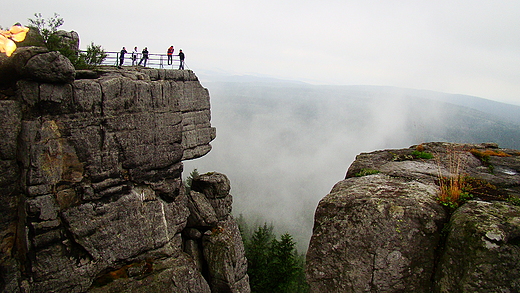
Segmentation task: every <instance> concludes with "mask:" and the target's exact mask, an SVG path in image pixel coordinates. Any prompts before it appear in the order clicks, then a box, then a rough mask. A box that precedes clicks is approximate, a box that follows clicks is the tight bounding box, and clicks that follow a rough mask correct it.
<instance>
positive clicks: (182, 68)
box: [179, 50, 184, 70]
mask: <svg viewBox="0 0 520 293" xmlns="http://www.w3.org/2000/svg"><path fill="white" fill-rule="evenodd" d="M179 60H180V61H181V62H180V63H179V70H184V53H182V50H179Z"/></svg>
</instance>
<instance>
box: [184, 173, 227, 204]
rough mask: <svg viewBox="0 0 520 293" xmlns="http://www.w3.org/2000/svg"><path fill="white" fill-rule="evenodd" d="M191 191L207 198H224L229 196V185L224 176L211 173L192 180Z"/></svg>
mask: <svg viewBox="0 0 520 293" xmlns="http://www.w3.org/2000/svg"><path fill="white" fill-rule="evenodd" d="M191 189H192V190H195V191H198V192H200V193H203V194H205V195H206V196H207V197H208V198H225V197H227V196H228V195H229V191H230V190H231V184H230V182H229V179H228V178H227V176H226V175H224V174H221V173H216V172H212V173H206V174H202V175H199V176H197V177H195V178H193V180H192V183H191Z"/></svg>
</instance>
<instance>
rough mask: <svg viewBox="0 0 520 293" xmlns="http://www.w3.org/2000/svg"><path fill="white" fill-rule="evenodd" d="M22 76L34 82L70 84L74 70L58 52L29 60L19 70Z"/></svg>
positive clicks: (74, 73)
mask: <svg viewBox="0 0 520 293" xmlns="http://www.w3.org/2000/svg"><path fill="white" fill-rule="evenodd" d="M21 72H22V76H24V77H26V78H30V79H34V80H36V81H41V82H50V83H70V82H72V81H73V80H74V77H75V75H76V70H75V69H74V66H73V65H72V63H71V62H70V60H69V59H67V57H65V56H63V55H61V54H60V53H58V52H48V53H42V54H37V55H35V56H33V57H32V58H30V59H29V60H28V61H27V63H26V64H25V66H24V67H23V68H22V70H21Z"/></svg>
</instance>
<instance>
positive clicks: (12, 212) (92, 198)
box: [0, 47, 249, 292]
mask: <svg viewBox="0 0 520 293" xmlns="http://www.w3.org/2000/svg"><path fill="white" fill-rule="evenodd" d="M60 56H61V55H59V54H58V53H56V52H47V51H46V50H43V49H38V48H35V47H30V48H25V49H24V48H22V49H21V50H20V51H17V53H16V54H15V55H13V57H12V58H13V59H9V60H8V61H6V62H7V63H5V62H4V61H5V59H4V60H0V72H3V73H5V71H2V70H7V71H8V72H14V75H12V76H11V77H12V78H10V79H9V80H7V79H6V80H3V82H2V83H1V84H0V86H1V89H0V98H1V100H0V105H1V107H0V111H2V115H1V116H0V119H1V120H2V122H3V123H2V124H1V125H2V126H1V127H0V132H1V134H2V135H3V138H4V139H3V140H2V142H1V143H0V158H1V160H0V172H1V176H0V189H1V193H0V202H1V203H2V204H1V205H0V251H1V259H0V291H2V292H87V291H92V292H160V291H163V290H164V291H168V292H210V291H211V292H248V291H249V284H248V278H247V275H246V273H245V272H246V265H245V257H244V252H243V244H242V241H241V238H240V234H239V233H238V228H237V226H236V223H235V222H234V220H233V218H232V217H231V215H230V211H231V195H229V180H228V179H227V178H226V177H225V175H222V174H218V173H215V174H214V175H211V176H209V175H208V176H209V178H212V179H211V180H209V181H208V184H209V185H214V186H213V187H210V188H209V189H210V190H214V189H217V190H220V189H221V184H220V183H219V182H221V181H226V184H227V189H225V190H220V191H219V195H218V196H215V195H214V194H213V193H207V192H206V191H205V190H204V189H201V190H199V191H197V190H196V189H194V191H193V193H192V195H190V196H187V195H186V193H185V188H184V185H183V183H182V179H181V173H182V171H183V164H182V161H183V160H189V159H194V158H198V157H200V156H203V155H204V154H206V153H207V152H209V151H210V149H211V146H210V144H209V143H210V142H211V141H212V140H213V139H214V138H215V128H213V127H211V123H210V118H211V115H210V102H209V94H208V91H207V89H205V88H203V87H202V86H201V85H200V83H199V82H198V79H197V77H196V76H195V74H194V73H193V72H192V71H188V70H186V71H184V70H183V71H178V70H159V69H147V68H138V69H126V70H118V69H115V68H109V67H107V68H103V69H98V70H96V71H95V72H92V73H90V74H86V73H82V74H80V75H78V76H77V77H81V76H88V77H89V79H75V78H74V77H75V76H76V74H75V73H76V72H75V71H74V70H73V68H72V70H71V64H70V62H68V60H67V59H66V58H65V59H63V58H62V57H63V56H61V57H60ZM214 177H217V178H218V179H216V180H214V179H213V178H214ZM203 178H205V177H203ZM201 180H202V179H201ZM198 206H201V207H202V208H201V209H200V212H198V210H196V209H195V208H194V207H198ZM196 212H198V214H196ZM198 217H201V218H202V219H205V220H204V221H201V220H198ZM192 219H195V220H192Z"/></svg>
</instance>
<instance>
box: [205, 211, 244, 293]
mask: <svg viewBox="0 0 520 293" xmlns="http://www.w3.org/2000/svg"><path fill="white" fill-rule="evenodd" d="M240 239H241V236H240V231H239V230H238V225H237V224H236V222H235V221H234V220H233V219H232V218H230V219H229V220H227V221H222V222H220V223H219V226H217V227H215V228H214V229H212V230H210V231H208V232H206V234H205V235H204V236H203V246H204V258H205V260H206V262H207V263H208V266H209V268H208V269H209V274H210V276H211V279H210V286H211V289H212V291H213V292H250V289H249V282H248V281H247V280H248V279H249V277H248V276H247V260H246V258H245V250H244V245H243V244H242V241H239V240H240ZM244 280H246V281H244Z"/></svg>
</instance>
